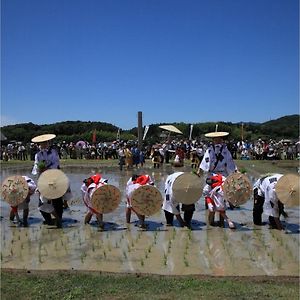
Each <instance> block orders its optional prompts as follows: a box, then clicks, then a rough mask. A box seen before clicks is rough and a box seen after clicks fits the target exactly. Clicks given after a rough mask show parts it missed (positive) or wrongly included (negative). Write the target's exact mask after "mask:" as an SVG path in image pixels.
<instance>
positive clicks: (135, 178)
mask: <svg viewBox="0 0 300 300" xmlns="http://www.w3.org/2000/svg"><path fill="white" fill-rule="evenodd" d="M143 185H154V182H153V180H152V178H151V177H150V176H149V175H145V174H142V175H137V174H134V175H132V177H130V178H129V180H128V181H127V184H126V211H125V214H126V223H127V224H130V219H131V211H134V212H135V214H136V215H137V217H138V219H139V227H140V228H143V229H146V228H147V226H146V224H145V216H144V215H141V214H139V213H137V212H136V211H135V210H134V209H133V207H132V205H131V197H132V194H133V192H134V191H135V190H137V189H138V188H139V187H140V186H143Z"/></svg>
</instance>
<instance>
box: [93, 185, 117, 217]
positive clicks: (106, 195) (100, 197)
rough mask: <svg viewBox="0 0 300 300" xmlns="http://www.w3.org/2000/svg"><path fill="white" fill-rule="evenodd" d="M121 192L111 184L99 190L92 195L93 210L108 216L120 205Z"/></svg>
mask: <svg viewBox="0 0 300 300" xmlns="http://www.w3.org/2000/svg"><path fill="white" fill-rule="evenodd" d="M120 201H121V192H120V190H119V189H118V188H117V187H115V186H113V185H110V184H105V185H103V186H100V187H99V188H97V189H96V190H95V191H94V192H93V194H92V199H91V203H92V208H93V209H94V210H96V211H97V212H98V213H101V214H107V213H110V212H112V211H114V210H115V209H116V208H117V207H118V206H119V204H120Z"/></svg>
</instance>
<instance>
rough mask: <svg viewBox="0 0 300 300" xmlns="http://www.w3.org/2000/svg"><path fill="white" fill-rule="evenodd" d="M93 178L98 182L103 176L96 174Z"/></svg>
mask: <svg viewBox="0 0 300 300" xmlns="http://www.w3.org/2000/svg"><path fill="white" fill-rule="evenodd" d="M91 178H92V179H93V182H94V183H96V184H98V183H99V182H100V180H101V178H102V176H101V174H95V175H93V176H91Z"/></svg>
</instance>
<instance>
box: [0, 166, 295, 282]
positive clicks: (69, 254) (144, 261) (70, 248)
mask: <svg viewBox="0 0 300 300" xmlns="http://www.w3.org/2000/svg"><path fill="white" fill-rule="evenodd" d="M179 170H180V171H181V170H183V169H172V168H171V167H166V168H164V169H160V170H154V169H149V168H148V169H147V170H142V169H139V170H138V173H143V172H146V173H148V174H150V175H151V176H152V177H153V178H154V180H155V183H156V186H157V187H158V189H159V190H160V191H161V192H162V193H163V189H164V182H165V179H166V177H167V176H168V174H170V173H172V172H173V171H179ZM184 170H186V171H189V170H190V169H188V168H186V169H184ZM63 171H64V172H65V173H66V174H67V176H68V177H69V179H70V182H71V188H72V192H73V200H71V201H70V203H69V205H70V208H69V209H67V210H65V211H64V216H63V218H64V221H63V229H56V228H55V227H52V226H47V225H43V224H42V221H43V219H42V216H41V215H40V213H39V211H38V209H37V204H38V199H37V196H36V195H35V196H33V197H32V200H31V202H30V218H29V227H28V228H22V227H17V226H16V224H15V223H13V222H10V221H9V218H8V214H9V206H8V204H7V203H6V202H4V201H3V200H1V201H0V205H1V222H0V224H1V265H2V268H18V269H31V270H32V269H35V270H47V269H51V270H72V269H74V270H99V271H108V272H135V273H136V272H141V273H156V274H166V275H169V274H172V275H177V274H181V275H184V274H202V275H216V276H218V275H224V276H229V275H238V276H245V275H250V276H251V275H286V276H298V275H299V208H297V209H287V213H288V214H289V218H288V219H287V220H286V221H284V224H285V225H286V230H285V231H277V230H269V229H268V226H267V225H265V226H254V225H253V223H252V201H251V200H249V201H248V202H247V203H246V204H244V205H242V206H241V207H240V208H239V209H236V210H233V211H231V210H228V215H229V217H231V218H232V219H233V220H234V221H235V222H236V225H237V229H236V230H234V231H233V230H230V229H229V228H228V227H227V226H226V227H225V228H215V227H210V226H207V224H206V218H207V216H206V210H205V208H204V204H203V199H200V201H198V202H197V205H196V206H197V207H196V212H195V214H194V218H193V223H192V225H193V230H192V231H191V230H188V229H186V228H180V227H178V224H177V223H176V222H175V226H174V227H166V226H165V219H164V214H163V213H162V212H159V213H157V214H156V215H154V216H151V217H149V218H147V219H146V222H147V223H148V226H149V227H148V228H149V229H148V230H147V231H142V230H140V229H139V228H138V227H137V226H136V221H137V218H136V216H135V215H134V214H133V215H132V223H131V224H130V225H127V224H126V223H125V185H126V182H127V180H128V179H129V177H130V176H131V175H132V173H133V172H132V171H122V172H120V171H119V170H117V169H113V168H108V167H107V168H105V167H103V168H101V169H91V168H68V169H64V170H63ZM95 172H100V173H101V174H102V175H103V177H104V178H107V179H109V183H110V184H113V185H115V186H117V187H119V188H120V190H121V192H122V202H121V204H120V206H119V207H118V208H117V209H116V210H115V211H114V212H112V213H110V214H106V215H104V221H105V222H106V223H105V230H104V231H100V230H99V229H98V227H97V226H96V223H95V220H93V221H92V223H91V225H84V224H83V218H84V215H85V212H86V209H85V207H84V205H83V204H82V201H81V198H80V197H81V194H80V186H81V183H82V180H83V179H84V178H85V177H87V176H89V175H91V174H92V173H95ZM17 174H19V175H28V176H30V177H32V176H31V175H30V170H28V169H26V170H25V169H24V170H21V169H18V170H9V171H8V170H2V173H1V182H2V181H3V179H4V178H5V177H6V176H9V175H17ZM252 179H253V180H254V178H252ZM20 215H21V216H22V213H21V212H20ZM263 218H264V221H267V219H266V216H264V217H263Z"/></svg>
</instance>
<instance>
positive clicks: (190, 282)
mask: <svg viewBox="0 0 300 300" xmlns="http://www.w3.org/2000/svg"><path fill="white" fill-rule="evenodd" d="M298 280H299V278H290V279H287V278H277V279H276V278H274V277H270V278H269V277H263V278H260V279H257V278H255V277H253V278H251V277H247V278H243V277H241V278H239V279H237V278H224V277H222V278H214V277H203V276H201V277H197V276H186V277H183V276H179V277H178V276H158V275H152V276H151V275H149V276H146V275H138V274H132V275H127V274H126V275H117V274H115V275H112V274H101V273H98V272H96V273H77V272H70V273H66V272H49V273H48V274H47V271H45V272H42V273H36V274H31V273H29V274H28V273H25V272H9V271H3V270H2V272H1V299H3V300H4V299H122V300H126V299H210V300H212V299H239V300H240V299H289V300H291V299H299V282H298Z"/></svg>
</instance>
